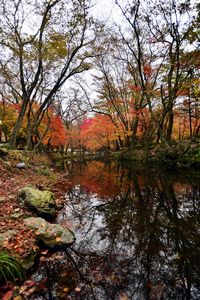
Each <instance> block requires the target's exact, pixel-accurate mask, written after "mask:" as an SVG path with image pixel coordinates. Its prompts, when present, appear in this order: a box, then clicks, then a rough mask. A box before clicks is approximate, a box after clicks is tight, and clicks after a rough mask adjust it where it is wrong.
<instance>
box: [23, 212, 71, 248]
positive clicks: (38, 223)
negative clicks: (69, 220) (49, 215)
mask: <svg viewBox="0 0 200 300" xmlns="http://www.w3.org/2000/svg"><path fill="white" fill-rule="evenodd" d="M24 224H25V225H26V226H28V227H29V228H31V229H33V230H35V234H36V236H37V239H38V242H42V243H43V244H44V245H45V246H47V247H49V248H65V247H67V246H69V245H71V244H73V243H74V241H75V236H74V233H73V232H72V231H71V230H69V229H68V228H65V227H63V226H61V225H59V224H50V223H49V222H47V221H45V220H44V219H42V218H34V217H30V218H26V219H25V220H24Z"/></svg>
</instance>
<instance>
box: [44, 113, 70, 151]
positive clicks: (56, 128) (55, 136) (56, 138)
mask: <svg viewBox="0 0 200 300" xmlns="http://www.w3.org/2000/svg"><path fill="white" fill-rule="evenodd" d="M43 142H44V144H48V142H50V144H51V145H52V146H55V147H59V146H62V145H65V143H66V130H65V127H64V125H63V122H62V119H61V117H60V116H57V115H52V116H51V118H50V123H49V130H48V132H47V134H46V136H45V137H44V140H43Z"/></svg>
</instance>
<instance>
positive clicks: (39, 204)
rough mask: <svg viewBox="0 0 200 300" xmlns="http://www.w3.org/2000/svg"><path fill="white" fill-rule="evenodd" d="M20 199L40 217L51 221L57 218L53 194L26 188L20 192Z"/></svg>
mask: <svg viewBox="0 0 200 300" xmlns="http://www.w3.org/2000/svg"><path fill="white" fill-rule="evenodd" d="M18 198H19V200H20V201H21V202H23V203H24V204H25V205H26V206H27V207H29V208H31V209H33V210H34V211H36V213H37V214H38V215H40V216H44V217H45V216H46V217H47V218H51V219H52V218H54V217H55V213H56V210H55V202H54V199H53V194H52V193H51V192H49V191H40V190H38V189H35V188H33V187H25V188H23V189H21V190H20V191H19V196H18Z"/></svg>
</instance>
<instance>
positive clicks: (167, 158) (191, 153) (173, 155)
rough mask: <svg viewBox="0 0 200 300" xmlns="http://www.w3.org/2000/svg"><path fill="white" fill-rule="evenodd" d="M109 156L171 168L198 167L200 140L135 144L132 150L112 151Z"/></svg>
mask: <svg viewBox="0 0 200 300" xmlns="http://www.w3.org/2000/svg"><path fill="white" fill-rule="evenodd" d="M110 156H111V157H112V158H113V159H116V160H118V161H129V162H137V163H142V164H148V165H151V164H156V165H163V166H167V167H172V168H191V167H192V168H198V167H199V166H200V141H195V142H192V141H182V142H171V143H166V144H151V145H148V146H147V145H144V146H143V145H137V146H136V147H135V148H134V150H133V151H127V150H123V151H120V152H113V153H111V155H110Z"/></svg>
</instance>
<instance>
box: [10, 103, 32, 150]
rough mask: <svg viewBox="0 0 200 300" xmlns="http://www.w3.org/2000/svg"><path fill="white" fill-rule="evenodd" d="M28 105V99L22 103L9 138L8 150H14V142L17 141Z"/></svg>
mask: <svg viewBox="0 0 200 300" xmlns="http://www.w3.org/2000/svg"><path fill="white" fill-rule="evenodd" d="M27 105H28V99H25V100H24V101H23V103H22V106H21V109H20V112H19V115H18V118H17V121H16V123H15V125H14V127H13V130H12V133H11V137H10V148H11V149H15V148H16V141H17V135H18V133H19V130H20V128H21V125H22V122H23V119H24V115H25V113H26V108H27Z"/></svg>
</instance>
